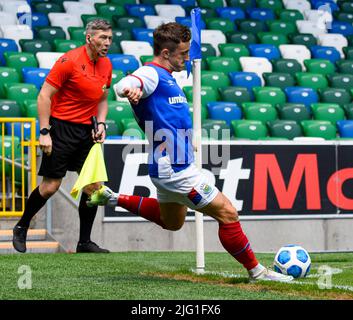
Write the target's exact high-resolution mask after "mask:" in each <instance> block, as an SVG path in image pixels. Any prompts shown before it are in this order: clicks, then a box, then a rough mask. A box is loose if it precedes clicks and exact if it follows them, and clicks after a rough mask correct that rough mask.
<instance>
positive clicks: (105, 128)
mask: <svg viewBox="0 0 353 320" xmlns="http://www.w3.org/2000/svg"><path fill="white" fill-rule="evenodd" d="M100 124H102V125H103V126H104V131H107V125H106V124H105V122H98V125H100Z"/></svg>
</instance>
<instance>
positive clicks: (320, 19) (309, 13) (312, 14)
mask: <svg viewBox="0 0 353 320" xmlns="http://www.w3.org/2000/svg"><path fill="white" fill-rule="evenodd" d="M304 16H305V20H308V21H311V22H314V23H319V24H326V25H328V24H329V23H331V22H332V21H333V16H332V13H331V12H330V11H329V10H315V9H311V10H306V11H304Z"/></svg>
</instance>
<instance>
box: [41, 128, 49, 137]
mask: <svg viewBox="0 0 353 320" xmlns="http://www.w3.org/2000/svg"><path fill="white" fill-rule="evenodd" d="M39 132H40V134H41V135H43V136H45V135H47V134H48V133H49V132H50V129H48V128H43V129H40V131H39Z"/></svg>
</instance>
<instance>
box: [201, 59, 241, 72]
mask: <svg viewBox="0 0 353 320" xmlns="http://www.w3.org/2000/svg"><path fill="white" fill-rule="evenodd" d="M206 62H207V66H208V69H209V70H211V71H219V72H224V73H225V74H228V73H229V72H234V71H240V70H241V67H240V63H239V61H237V60H234V59H233V58H232V57H207V58H206Z"/></svg>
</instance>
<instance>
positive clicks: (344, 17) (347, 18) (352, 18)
mask: <svg viewBox="0 0 353 320" xmlns="http://www.w3.org/2000/svg"><path fill="white" fill-rule="evenodd" d="M336 18H337V20H338V21H342V22H349V23H352V22H353V14H352V13H347V12H338V13H337V17H336Z"/></svg>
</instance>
